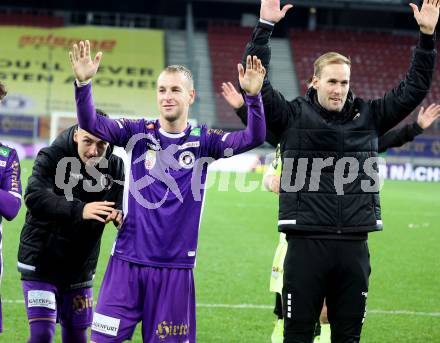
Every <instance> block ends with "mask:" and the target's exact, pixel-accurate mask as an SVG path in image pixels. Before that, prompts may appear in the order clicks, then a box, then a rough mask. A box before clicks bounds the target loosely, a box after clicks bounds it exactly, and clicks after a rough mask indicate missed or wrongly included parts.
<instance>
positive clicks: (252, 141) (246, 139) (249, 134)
mask: <svg viewBox="0 0 440 343" xmlns="http://www.w3.org/2000/svg"><path fill="white" fill-rule="evenodd" d="M245 101H246V104H247V106H248V119H247V123H248V124H247V127H246V129H244V130H240V131H235V132H222V131H219V130H215V131H214V132H215V133H217V134H214V135H213V134H209V131H208V149H209V151H208V155H209V156H211V157H214V158H215V159H218V158H223V157H230V156H232V155H237V154H241V153H243V152H246V151H249V150H251V149H253V148H255V147H257V146H259V145H261V144H263V143H264V139H265V137H266V120H265V117H264V107H263V102H262V100H261V94H258V95H255V96H249V95H246V96H245ZM226 149H228V151H226V154H225V150H226ZM225 155H226V156H225Z"/></svg>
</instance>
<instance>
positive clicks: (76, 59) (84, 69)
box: [69, 40, 102, 82]
mask: <svg viewBox="0 0 440 343" xmlns="http://www.w3.org/2000/svg"><path fill="white" fill-rule="evenodd" d="M69 58H70V64H71V66H72V70H73V74H74V75H75V77H76V79H77V80H78V81H81V82H83V81H87V80H89V79H91V78H92V77H93V76H95V74H96V72H97V71H98V68H99V64H100V62H101V58H102V52H98V53H97V54H96V56H95V58H94V60H93V61H92V59H91V57H90V42H89V41H88V40H86V41H85V42H83V41H80V42H79V46H78V45H77V44H74V45H73V48H72V50H70V51H69Z"/></svg>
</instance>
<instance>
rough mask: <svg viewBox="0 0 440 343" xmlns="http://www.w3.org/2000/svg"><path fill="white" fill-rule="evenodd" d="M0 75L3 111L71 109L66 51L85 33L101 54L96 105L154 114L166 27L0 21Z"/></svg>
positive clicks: (95, 86)
mask: <svg viewBox="0 0 440 343" xmlns="http://www.w3.org/2000/svg"><path fill="white" fill-rule="evenodd" d="M0 34H1V37H2V48H1V54H0V80H1V81H2V82H4V83H5V84H6V86H7V89H8V96H7V97H6V99H5V100H4V101H3V102H2V104H1V105H0V112H2V113H7V114H25V115H26V114H27V115H37V116H40V115H44V114H50V113H53V112H73V113H74V112H75V109H76V108H75V97H74V87H73V82H74V78H73V74H72V70H71V67H70V62H69V56H68V51H69V49H70V48H71V46H72V45H73V43H76V42H78V41H79V40H86V39H88V40H89V41H90V42H91V47H92V57H94V56H95V54H96V52H98V51H102V52H103V58H102V61H101V66H100V69H99V71H98V73H97V75H96V76H95V77H94V78H93V94H94V99H95V105H96V107H98V108H100V109H102V110H104V111H105V112H107V113H109V114H115V115H119V114H121V115H129V116H133V115H140V116H149V117H150V116H154V115H155V113H157V110H156V101H155V94H156V79H157V77H158V75H159V73H160V72H161V70H162V69H163V68H164V61H165V57H164V32H163V31H161V30H144V29H143V30H140V29H121V28H102V27H92V26H81V27H71V28H70V27H69V28H57V29H37V28H29V27H26V28H22V27H9V26H3V27H0Z"/></svg>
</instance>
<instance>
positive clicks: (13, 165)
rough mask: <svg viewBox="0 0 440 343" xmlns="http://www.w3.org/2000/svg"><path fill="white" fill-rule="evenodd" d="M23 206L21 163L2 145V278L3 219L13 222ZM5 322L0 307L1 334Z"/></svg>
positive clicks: (0, 270) (0, 260)
mask: <svg viewBox="0 0 440 343" xmlns="http://www.w3.org/2000/svg"><path fill="white" fill-rule="evenodd" d="M20 206H21V182H20V162H19V160H18V156H17V152H16V151H15V150H14V149H12V148H9V147H7V146H4V145H2V144H1V143H0V278H1V275H2V273H3V239H2V237H3V228H2V217H4V218H6V219H7V220H12V219H14V218H15V216H16V215H17V214H18V211H19V210H20ZM2 330H3V320H2V313H1V307H0V332H2Z"/></svg>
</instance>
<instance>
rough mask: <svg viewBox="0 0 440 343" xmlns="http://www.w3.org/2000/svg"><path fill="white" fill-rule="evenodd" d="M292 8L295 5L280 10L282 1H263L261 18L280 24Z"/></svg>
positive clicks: (285, 6)
mask: <svg viewBox="0 0 440 343" xmlns="http://www.w3.org/2000/svg"><path fill="white" fill-rule="evenodd" d="M292 7H293V5H284V6H283V8H282V9H280V0H261V6H260V18H261V19H264V20H267V21H270V22H272V23H278V22H279V21H280V20H281V19H283V18H284V17H285V15H286V13H287V11H288V10H290V9H291V8H292Z"/></svg>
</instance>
